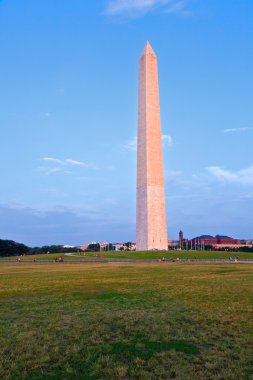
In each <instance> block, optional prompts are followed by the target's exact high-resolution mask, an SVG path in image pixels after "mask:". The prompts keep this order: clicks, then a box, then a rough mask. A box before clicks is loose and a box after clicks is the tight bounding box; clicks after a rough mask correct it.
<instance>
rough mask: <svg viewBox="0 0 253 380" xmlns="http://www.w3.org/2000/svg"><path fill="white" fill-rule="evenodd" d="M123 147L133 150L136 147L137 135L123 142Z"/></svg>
mask: <svg viewBox="0 0 253 380" xmlns="http://www.w3.org/2000/svg"><path fill="white" fill-rule="evenodd" d="M124 149H126V150H131V151H133V152H135V151H136V149H137V136H134V137H133V138H132V139H131V140H128V141H127V142H126V143H125V144H124Z"/></svg>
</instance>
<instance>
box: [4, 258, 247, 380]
mask: <svg viewBox="0 0 253 380" xmlns="http://www.w3.org/2000/svg"><path fill="white" fill-rule="evenodd" d="M252 293H253V266H252V265H251V264H238V263H237V264H235V263H231V264H202V263H201V264H196V263H194V264H191V263H185V264H180V265H178V264H177V263H170V264H167V263H166V264H165V263H154V264H148V263H146V264H145V263H141V264H99V263H97V264H86V265H79V264H68V263H64V264H58V263H48V264H47V263H45V264H44V263H43V264H39V263H35V264H33V263H31V264H28V263H27V264H25V265H24V264H22V263H12V264H8V263H1V264H0V379H1V380H2V379H8V380H11V379H13V380H14V379H15V380H16V379H27V380H28V379H29V380H30V379H61V380H62V379H67V380H69V379H70V380H71V379H78V380H79V379H124V380H127V379H144V380H145V379H152V380H153V379H154V380H155V379H183V380H187V379H189V380H190V379H191V380H192V379H199V380H202V379H203V380H204V379H225V380H227V379H236V380H238V379H240V380H241V379H252V373H253V360H252V358H253V351H252V341H253V323H252V315H253V294H252Z"/></svg>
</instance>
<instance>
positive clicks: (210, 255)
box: [0, 251, 253, 261]
mask: <svg viewBox="0 0 253 380" xmlns="http://www.w3.org/2000/svg"><path fill="white" fill-rule="evenodd" d="M97 255H99V257H97ZM59 257H63V258H64V260H93V259H94V260H99V259H144V260H145V259H147V260H148V259H161V258H162V257H166V258H167V259H170V258H174V259H175V258H180V259H229V258H230V257H232V258H235V257H239V258H241V259H253V252H218V251H202V252H201V251H164V252H151V251H145V252H127V251H125V252H116V251H111V252H98V253H96V252H86V253H81V254H80V253H74V254H73V256H67V255H64V254H63V253H61V254H60V253H52V254H48V255H47V254H46V255H26V256H23V257H22V260H23V261H24V260H33V259H37V260H54V259H56V258H59ZM6 259H8V260H14V261H15V260H17V256H13V257H7V258H6V257H5V258H4V257H2V258H0V260H6Z"/></svg>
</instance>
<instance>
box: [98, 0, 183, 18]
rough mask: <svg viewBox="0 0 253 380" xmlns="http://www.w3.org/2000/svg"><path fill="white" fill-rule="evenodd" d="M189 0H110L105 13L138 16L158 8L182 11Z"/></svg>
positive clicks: (174, 11) (172, 11)
mask: <svg viewBox="0 0 253 380" xmlns="http://www.w3.org/2000/svg"><path fill="white" fill-rule="evenodd" d="M187 2H188V0H109V1H108V2H107V6H106V9H105V14H107V15H127V16H130V17H136V16H137V17H138V16H142V15H144V14H146V13H149V12H152V11H155V10H157V9H161V10H163V11H165V12H167V13H182V12H184V11H185V7H186V3H187Z"/></svg>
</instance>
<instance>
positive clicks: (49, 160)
mask: <svg viewBox="0 0 253 380" xmlns="http://www.w3.org/2000/svg"><path fill="white" fill-rule="evenodd" d="M42 160H43V161H48V162H52V163H54V164H59V165H66V162H65V161H64V160H59V159H58V158H53V157H43V158H42Z"/></svg>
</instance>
